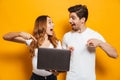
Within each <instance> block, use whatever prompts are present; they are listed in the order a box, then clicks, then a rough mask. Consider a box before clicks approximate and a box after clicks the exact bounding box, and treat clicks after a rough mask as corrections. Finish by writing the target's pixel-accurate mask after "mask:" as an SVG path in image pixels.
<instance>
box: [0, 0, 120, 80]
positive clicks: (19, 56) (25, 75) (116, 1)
mask: <svg viewBox="0 0 120 80" xmlns="http://www.w3.org/2000/svg"><path fill="white" fill-rule="evenodd" d="M81 3H82V4H86V5H87V6H88V9H89V18H88V21H87V26H88V27H90V28H92V29H94V30H96V31H98V32H99V33H101V34H102V35H103V36H104V38H105V39H106V40H107V41H108V43H110V44H112V45H113V46H114V47H116V49H117V50H118V53H119V52H120V0H0V80H29V77H30V76H31V70H32V64H31V57H30V54H29V50H28V48H27V47H26V45H24V44H18V43H14V42H9V41H5V40H3V39H2V36H3V35H4V34H5V33H7V32H10V31H11V32H13V31H14V32H15V31H16V32H18V31H25V32H29V33H31V32H32V30H33V25H34V21H35V19H36V18H37V17H38V16H39V15H42V14H47V15H49V16H50V17H51V18H52V19H53V21H54V23H55V32H56V35H57V37H58V38H59V39H60V40H62V37H63V34H64V33H65V32H67V31H69V30H70V29H71V27H70V25H69V23H68V18H69V17H68V15H69V13H68V11H67V8H68V7H70V6H72V5H75V4H81ZM88 67H89V66H88ZM119 68H120V58H118V59H112V58H109V57H108V56H107V55H106V54H105V53H104V52H103V51H102V50H101V49H99V48H98V49H97V55H96V76H97V80H120V77H119V74H120V69H119ZM58 80H65V73H61V74H60V75H59V76H58Z"/></svg>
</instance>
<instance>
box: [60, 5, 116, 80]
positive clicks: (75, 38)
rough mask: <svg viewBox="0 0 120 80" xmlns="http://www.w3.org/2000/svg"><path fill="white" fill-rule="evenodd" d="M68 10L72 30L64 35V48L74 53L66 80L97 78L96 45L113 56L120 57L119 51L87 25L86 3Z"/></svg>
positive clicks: (90, 79) (91, 79)
mask: <svg viewBox="0 0 120 80" xmlns="http://www.w3.org/2000/svg"><path fill="white" fill-rule="evenodd" d="M68 11H69V12H70V15H69V22H70V24H71V26H72V31H69V32H68V33H66V34H65V35H64V37H63V42H62V46H63V48H64V49H66V48H69V49H70V50H71V51H72V53H71V61H70V70H69V71H68V72H67V76H66V80H96V76H95V49H96V47H100V48H101V49H102V50H103V51H104V52H105V53H106V54H107V55H108V56H110V57H112V58H117V57H118V54H117V51H116V49H115V48H113V47H112V46H111V45H110V44H108V43H107V42H106V41H105V40H104V38H103V37H102V36H101V35H100V34H99V33H98V32H95V31H94V30H92V29H90V28H88V27H86V25H85V23H86V21H87V18H88V9H87V7H86V6H85V5H75V6H72V7H70V8H68Z"/></svg>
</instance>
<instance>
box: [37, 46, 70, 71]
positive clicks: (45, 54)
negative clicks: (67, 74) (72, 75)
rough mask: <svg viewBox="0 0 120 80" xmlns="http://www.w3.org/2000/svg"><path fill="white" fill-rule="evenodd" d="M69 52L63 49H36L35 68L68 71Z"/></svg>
mask: <svg viewBox="0 0 120 80" xmlns="http://www.w3.org/2000/svg"><path fill="white" fill-rule="evenodd" d="M70 55H71V52H70V51H69V50H65V49H53V48H38V56H37V57H38V60H37V68H38V69H46V70H57V71H69V66H70Z"/></svg>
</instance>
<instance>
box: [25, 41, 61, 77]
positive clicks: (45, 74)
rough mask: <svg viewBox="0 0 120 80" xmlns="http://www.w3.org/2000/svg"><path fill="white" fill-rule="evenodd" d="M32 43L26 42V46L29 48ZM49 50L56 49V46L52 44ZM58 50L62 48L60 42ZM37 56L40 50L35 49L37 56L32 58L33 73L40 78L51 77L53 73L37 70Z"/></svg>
mask: <svg viewBox="0 0 120 80" xmlns="http://www.w3.org/2000/svg"><path fill="white" fill-rule="evenodd" d="M31 42H32V39H30V40H26V44H27V45H28V46H29V45H30V44H31ZM48 48H54V46H53V45H52V44H51V43H50V45H49V47H48ZM57 48H58V49H61V48H62V47H61V43H60V41H59V42H58V45H57ZM37 55H38V49H37V48H36V49H35V55H34V56H33V57H32V67H33V70H32V72H33V73H35V74H37V75H39V76H49V75H51V74H52V72H49V71H47V70H44V69H37Z"/></svg>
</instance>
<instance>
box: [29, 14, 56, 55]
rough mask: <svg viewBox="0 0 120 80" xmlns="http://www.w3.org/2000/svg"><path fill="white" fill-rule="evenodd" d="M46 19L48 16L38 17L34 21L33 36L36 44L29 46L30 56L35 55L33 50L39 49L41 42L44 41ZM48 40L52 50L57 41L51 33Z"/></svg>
mask: <svg viewBox="0 0 120 80" xmlns="http://www.w3.org/2000/svg"><path fill="white" fill-rule="evenodd" d="M47 17H49V16H47V15H42V16H39V17H38V18H37V19H36V21H35V24H34V30H33V36H34V37H35V38H36V40H37V42H35V41H33V42H32V43H31V45H30V52H31V53H32V56H34V55H35V53H34V50H35V48H39V46H41V45H42V43H43V41H44V40H45V38H44V36H45V34H46V29H47ZM49 18H50V17H49ZM48 39H49V40H50V42H51V43H52V44H53V46H54V48H56V47H57V44H58V39H57V38H56V36H55V33H53V35H51V36H48Z"/></svg>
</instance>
